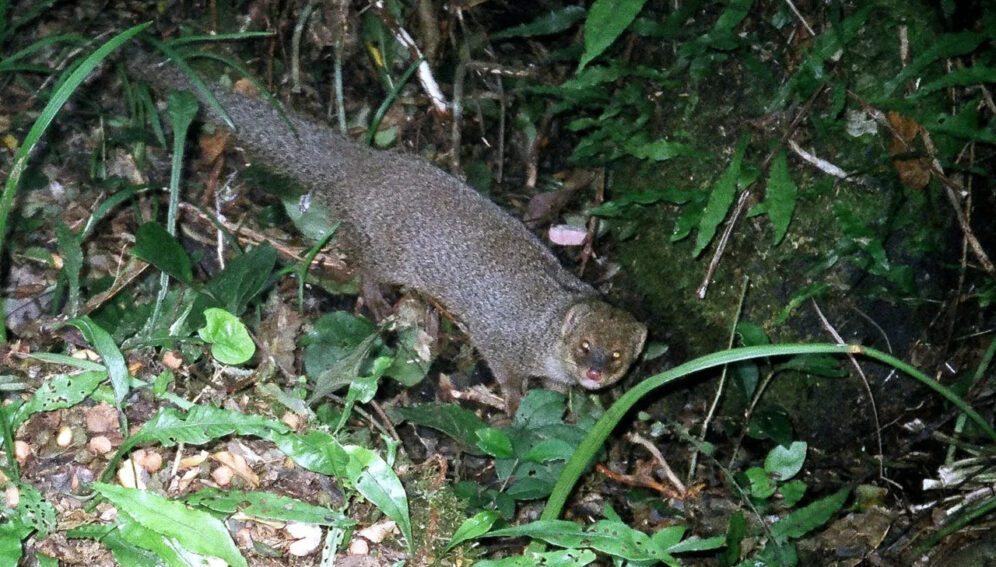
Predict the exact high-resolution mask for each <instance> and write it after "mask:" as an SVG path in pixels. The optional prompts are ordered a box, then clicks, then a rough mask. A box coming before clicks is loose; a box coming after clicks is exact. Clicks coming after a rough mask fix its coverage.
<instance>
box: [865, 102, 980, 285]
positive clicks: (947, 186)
mask: <svg viewBox="0 0 996 567" xmlns="http://www.w3.org/2000/svg"><path fill="white" fill-rule="evenodd" d="M847 94H848V96H850V97H851V98H853V99H854V100H855V101H857V102H858V104H859V105H861V108H862V109H864V111H865V112H867V113H868V115H869V116H871V117H872V118H874V119H875V121H876V122H878V123H879V125H880V126H882V127H884V128H885V129H887V130H888V131H889V132H890V133H891V134H892V135H893V137H895V139H897V140H899V142H900V143H902V144H903V147H904V149H905V150H906V151H908V152H913V151H915V148H913V146H912V145H911V144H910V142H908V141H907V140H906V139H905V138H903V136H901V135H900V134H899V132H897V131H896V129H895V128H894V127H893V126H892V124H890V123H889V121H888V120H887V119H886V118H885V116H884V115H883V114H882V113H881V112H879V111H878V109H876V108H874V107H873V106H871V105H870V104H868V102H866V101H865V100H864V99H863V98H861V97H860V96H858V95H857V94H855V93H854V92H852V91H850V90H849V91H847ZM920 136H921V138H922V139H923V145H924V147H925V148H926V150H927V154H928V155H929V157H930V160H929V161H930V170H931V173H932V174H933V176H934V177H935V178H936V179H937V180H938V181H939V182H940V183H941V185H943V186H944V194H945V195H946V196H947V198H948V201H949V202H950V203H951V208H952V209H954V213H955V219H957V221H958V225H959V226H960V227H961V231H962V233H963V234H964V235H965V238H966V239H967V240H968V245H969V247H970V248H971V249H972V253H973V254H974V255H975V259H976V260H978V262H979V264H980V265H981V266H982V269H983V270H984V271H985V272H986V273H987V274H989V275H990V276H992V277H996V266H994V265H993V262H992V260H990V259H989V255H988V254H986V251H985V250H984V249H983V248H982V244H981V243H980V242H979V239H978V238H976V237H975V233H974V232H973V231H972V226H971V224H970V223H969V221H968V217H967V216H965V211H964V210H962V208H961V204H960V203H959V202H958V193H961V192H963V191H964V190H965V188H964V187H962V186H961V185H960V184H959V183H956V182H955V181H954V180H952V179H951V178H949V177H948V176H947V174H945V173H944V168H943V167H942V166H941V163H940V161H939V160H938V159H937V151H936V148H935V147H934V143H933V140H932V139H931V137H930V133H929V132H927V130H926V129H923V128H921V129H920Z"/></svg>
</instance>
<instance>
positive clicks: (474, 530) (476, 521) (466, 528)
mask: <svg viewBox="0 0 996 567" xmlns="http://www.w3.org/2000/svg"><path fill="white" fill-rule="evenodd" d="M499 518H501V514H499V513H498V512H494V511H492V510H485V511H483V512H478V513H477V514H474V517H472V518H467V519H466V520H464V521H463V523H461V524H460V527H459V528H457V530H456V531H455V532H453V537H452V538H450V543H449V544H448V545H447V546H446V549H445V550H443V553H447V552H449V551H450V550H451V549H453V548H454V547H456V546H458V545H460V544H461V543H463V542H465V541H470V540H472V539H477V538H479V537H481V536H482V535H484V534H486V533H487V532H488V530H490V529H491V526H493V525H495V522H497V521H498V519H499Z"/></svg>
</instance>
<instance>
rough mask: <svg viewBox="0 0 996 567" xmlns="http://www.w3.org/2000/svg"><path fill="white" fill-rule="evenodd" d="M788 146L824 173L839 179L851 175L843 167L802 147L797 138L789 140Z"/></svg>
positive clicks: (803, 159)
mask: <svg viewBox="0 0 996 567" xmlns="http://www.w3.org/2000/svg"><path fill="white" fill-rule="evenodd" d="M788 146H789V148H790V149H791V150H792V151H793V152H795V155H797V156H799V158H800V159H801V160H802V161H804V162H806V163H808V164H809V165H812V166H813V167H815V168H816V169H818V170H820V171H822V172H823V173H826V174H827V175H829V176H831V177H836V178H838V179H847V178H848V177H849V175H848V173H847V172H846V171H844V170H843V169H841V168H839V167H837V166H836V165H834V164H832V163H830V162H828V161H827V160H825V159H823V158H819V157H816V156H815V155H814V154H811V153H809V152H807V151H806V150H804V149H802V147H800V146H799V144H797V143H796V141H795V140H789V141H788Z"/></svg>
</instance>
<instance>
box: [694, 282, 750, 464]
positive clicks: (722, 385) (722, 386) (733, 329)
mask: <svg viewBox="0 0 996 567" xmlns="http://www.w3.org/2000/svg"><path fill="white" fill-rule="evenodd" d="M749 286H750V276H744V285H743V288H741V290H740V301H739V302H738V303H737V311H736V313H734V316H733V324H732V325H731V326H730V339H729V340H728V341H727V343H726V348H727V349H731V348H733V342H734V341H735V340H736V337H737V324H738V323H739V322H740V317H741V315H742V314H743V311H744V299H745V298H746V297H747V289H748V288H749ZM729 370H730V365H729V364H725V365H723V372H722V373H721V374H720V376H719V385H717V386H716V395H715V396H713V398H712V404H711V405H710V406H709V412H708V413H707V414H706V417H705V419H704V420H702V431H700V432H699V443H700V445H701V444H704V443H705V439H706V435H707V434H708V433H709V424H710V423H712V418H713V416H715V415H716V408H718V407H719V401H720V400H721V399H722V398H723V392H724V391H726V376H727V374H728V373H729ZM698 446H699V445H697V446H696V450H695V451H693V452H692V458H691V460H690V462H689V464H688V476H686V477H685V481H686V482H692V477H694V476H695V469H696V467H698V461H699V451H698V449H697V447H698Z"/></svg>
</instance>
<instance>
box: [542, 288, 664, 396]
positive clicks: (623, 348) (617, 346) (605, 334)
mask: <svg viewBox="0 0 996 567" xmlns="http://www.w3.org/2000/svg"><path fill="white" fill-rule="evenodd" d="M560 338H561V345H560V346H561V350H560V352H561V354H562V357H563V358H562V360H563V364H564V369H565V370H566V371H567V373H568V374H569V375H570V377H571V378H573V381H574V382H575V383H577V384H579V385H581V387H583V388H586V389H588V390H597V389H599V388H604V387H606V386H609V385H611V384H614V383H615V382H617V381H618V380H619V379H620V378H622V377H623V375H624V374H626V371H627V370H628V369H629V366H630V364H632V363H633V361H634V360H636V358H637V357H638V356H639V355H640V351H642V350H643V343H644V342H645V341H646V340H647V327H646V325H644V324H643V323H640V322H639V321H637V320H636V319H634V318H633V316H632V315H630V314H629V313H627V312H625V311H623V310H621V309H616V308H615V307H612V306H611V305H609V304H608V303H605V302H604V301H599V300H587V301H581V302H578V303H575V304H574V305H572V306H571V308H570V309H568V310H567V315H565V316H564V322H563V324H562V325H561V329H560Z"/></svg>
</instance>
